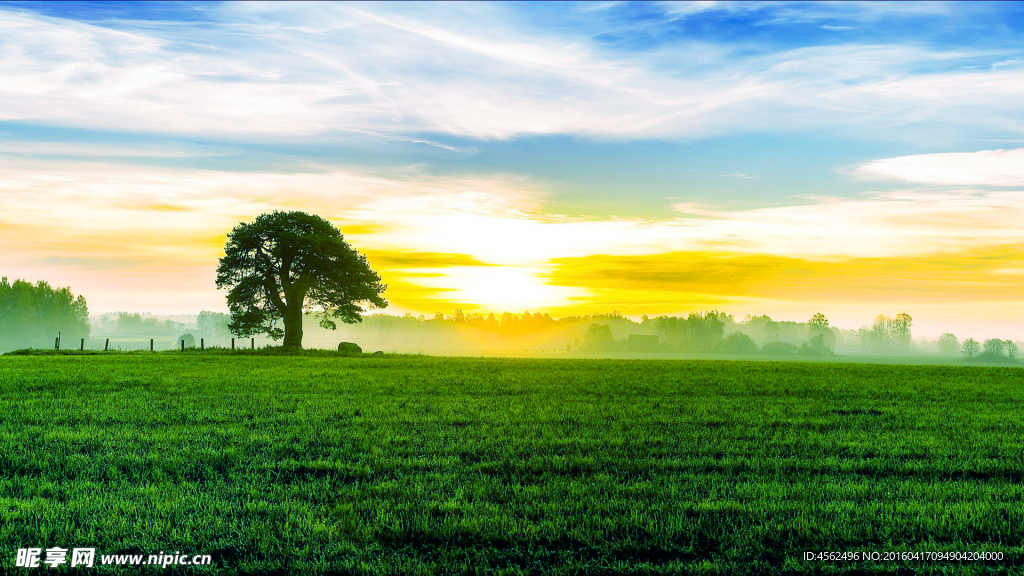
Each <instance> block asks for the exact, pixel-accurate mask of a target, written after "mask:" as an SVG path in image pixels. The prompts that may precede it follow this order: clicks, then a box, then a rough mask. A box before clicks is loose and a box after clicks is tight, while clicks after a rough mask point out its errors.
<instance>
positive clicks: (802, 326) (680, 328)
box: [0, 278, 1021, 361]
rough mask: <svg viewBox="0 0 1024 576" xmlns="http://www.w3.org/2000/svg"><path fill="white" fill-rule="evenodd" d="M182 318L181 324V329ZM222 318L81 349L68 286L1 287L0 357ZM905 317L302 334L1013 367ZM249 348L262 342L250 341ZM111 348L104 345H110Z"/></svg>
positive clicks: (437, 321) (128, 319)
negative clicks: (931, 356) (927, 359)
mask: <svg viewBox="0 0 1024 576" xmlns="http://www.w3.org/2000/svg"><path fill="white" fill-rule="evenodd" d="M181 320H185V321H181ZM229 320H230V317H229V316H228V315H227V314H223V313H220V312H209V311H204V312H200V313H199V314H198V315H197V316H177V317H173V318H167V317H163V318H158V317H154V316H144V315H141V314H137V313H130V312H119V313H112V314H104V315H102V316H99V317H97V318H95V319H94V321H93V324H92V330H91V332H92V334H93V336H94V338H93V339H94V340H96V342H98V344H97V343H96V342H93V343H90V342H89V341H88V339H89V336H90V324H89V311H88V307H87V306H86V302H85V298H83V297H82V296H75V295H74V294H72V293H71V290H70V289H69V288H54V287H51V286H50V285H49V284H47V283H46V282H38V283H36V284H32V283H30V282H27V281H24V280H16V281H14V282H13V283H11V282H9V281H8V280H7V278H4V279H3V280H2V281H0V351H3V350H13V349H17V348H30V347H32V348H48V347H51V346H53V344H54V338H55V337H56V335H57V333H58V332H61V333H62V336H63V338H62V347H63V348H70V347H74V346H76V345H77V344H78V341H79V339H80V338H86V340H87V342H86V345H87V346H92V347H95V346H100V347H102V346H103V345H104V339H106V338H111V339H119V340H117V344H118V345H120V344H122V343H125V342H127V343H129V344H133V345H134V346H136V347H147V346H148V345H149V340H150V339H155V340H157V341H158V345H157V348H169V347H172V346H173V347H176V346H178V345H179V344H178V343H179V342H181V341H185V342H186V346H191V345H193V343H195V344H196V345H198V343H199V341H200V340H201V339H202V340H204V341H205V343H206V345H208V346H217V345H221V346H226V345H229V344H230V340H231V338H232V334H231V332H230V331H229V330H228V327H227V326H228V322H229ZM912 327H913V319H912V318H911V317H910V315H909V314H905V313H900V314H896V315H895V316H893V317H889V316H886V315H884V314H883V315H879V316H878V317H876V318H875V319H874V321H873V322H872V323H871V324H870V325H867V326H863V327H861V328H860V329H858V330H849V329H842V328H837V327H835V326H830V324H829V321H828V319H827V318H826V317H825V315H824V314H815V315H814V316H812V317H811V318H809V319H808V320H807V321H806V322H792V321H785V320H774V319H772V318H770V317H769V316H767V315H761V316H749V315H748V316H746V317H745V318H744V319H742V320H740V321H737V320H736V319H735V318H734V317H733V316H732V315H730V314H727V313H725V312H720V311H717V310H710V311H700V312H690V313H689V314H687V315H686V316H667V315H666V316H658V317H654V318H651V317H648V316H646V315H645V316H643V317H641V319H640V320H639V321H636V320H632V319H630V318H627V317H625V316H623V315H622V314H620V313H618V312H611V313H608V314H593V315H586V316H567V317H563V318H553V317H552V316H551V315H550V314H545V313H540V312H524V313H522V314H514V313H511V312H505V313H503V314H466V313H464V312H463V311H462V310H458V309H456V310H454V311H453V312H452V313H451V314H450V315H446V314H444V313H442V312H437V313H436V314H434V315H433V316H429V317H428V316H422V315H420V316H413V315H411V314H406V315H404V316H390V315H384V314H379V315H377V314H375V315H370V316H366V317H364V318H363V321H362V322H361V323H358V324H339V325H338V329H337V330H336V331H335V330H327V329H325V328H323V327H321V326H320V318H319V317H318V316H316V315H307V316H306V317H305V321H304V326H303V330H304V331H305V333H306V343H307V346H309V347H332V348H333V347H334V346H336V345H337V343H338V342H339V341H350V342H356V343H358V344H360V345H362V346H364V347H368V348H375V349H380V350H388V351H399V352H425V353H440V354H446V353H448V354H459V353H469V354H488V353H502V352H516V351H542V352H556V351H557V352H583V353H589V352H595V353H604V352H619V351H655V352H682V353H699V354H703V353H724V354H756V353H761V354H771V355H788V354H804V355H816V356H821V355H831V354H834V353H858V352H859V353H869V354H900V355H902V354H915V353H939V354H941V355H944V356H958V355H962V356H963V357H965V358H966V359H968V360H979V361H1003V360H1013V359H1014V358H1015V357H1016V356H1017V353H1018V350H1019V349H1020V346H1021V344H1020V343H1017V342H1013V341H1011V340H1000V339H995V338H993V339H987V340H983V341H981V342H978V341H975V340H974V339H972V338H968V339H966V340H964V341H962V342H961V341H960V340H958V339H957V337H956V336H955V335H953V334H943V335H942V337H940V338H939V339H937V340H934V341H930V342H929V341H925V340H920V339H919V340H917V341H915V340H914V339H913V338H912V336H913V334H912ZM256 342H257V344H258V345H262V344H267V343H270V342H269V341H267V340H266V339H265V338H257V339H256ZM114 343H115V340H111V345H114Z"/></svg>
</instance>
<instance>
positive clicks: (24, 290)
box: [0, 277, 89, 350]
mask: <svg viewBox="0 0 1024 576" xmlns="http://www.w3.org/2000/svg"><path fill="white" fill-rule="evenodd" d="M58 332H59V333H61V337H62V339H63V340H64V341H65V342H67V343H77V342H78V341H79V339H80V338H87V337H88V336H89V307H88V306H87V305H86V303H85V298H83V297H82V296H75V295H74V294H72V293H71V289H70V288H54V287H53V286H50V285H49V284H48V283H46V282H44V281H39V282H37V283H35V284H32V283H31V282H28V281H26V280H15V281H14V282H10V281H8V280H7V278H6V277H4V278H3V279H2V280H0V350H13V349H16V348H50V347H53V345H54V339H55V338H56V336H57V333H58Z"/></svg>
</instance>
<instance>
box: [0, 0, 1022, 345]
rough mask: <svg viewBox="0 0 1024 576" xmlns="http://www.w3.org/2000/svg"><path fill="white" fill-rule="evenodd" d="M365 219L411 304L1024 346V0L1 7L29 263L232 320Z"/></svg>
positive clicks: (3, 73) (104, 291)
mask: <svg viewBox="0 0 1024 576" xmlns="http://www.w3.org/2000/svg"><path fill="white" fill-rule="evenodd" d="M273 210H303V211H307V212H311V213H315V214H319V215H321V216H323V217H325V218H327V219H329V220H331V221H332V222H333V223H335V224H336V225H337V226H338V227H339V228H340V229H341V231H342V233H343V234H344V235H345V238H346V240H347V241H348V242H350V243H351V244H352V245H353V246H354V247H356V248H357V249H358V250H360V251H361V252H363V253H364V254H366V256H367V258H368V259H369V261H370V263H371V265H372V266H373V267H374V268H375V269H376V270H378V272H380V274H381V276H382V278H383V280H384V282H385V283H386V284H388V290H387V292H386V293H385V296H386V298H387V299H388V301H389V302H390V306H389V307H388V308H387V310H386V311H387V312H388V313H392V314H402V313H405V312H410V313H413V314H426V315H428V316H429V315H432V314H433V313H434V312H436V311H445V312H446V313H450V312H451V310H453V309H455V308H461V309H462V310H464V311H466V312H487V311H495V312H501V311H505V310H510V311H514V312H521V311H524V310H530V311H541V312H548V313H551V314H552V315H554V316H566V315H577V314H591V313H597V312H609V311H612V310H617V311H619V312H621V313H623V314H625V315H628V316H632V317H638V316H640V315H641V314H647V315H649V316H652V317H653V316H657V315H662V314H685V313H687V312H689V311H692V310H707V309H720V310H725V311H727V312H729V313H732V314H733V315H734V316H735V317H736V318H737V319H741V318H742V317H743V316H744V315H746V314H751V315H759V314H769V315H770V316H772V317H773V318H775V319H779V320H794V321H805V320H806V319H807V318H809V317H810V316H811V315H812V314H814V313H815V312H823V313H825V314H826V316H828V317H829V319H830V320H831V321H832V324H833V325H838V326H842V327H847V328H857V327H859V326H862V325H865V324H869V323H870V322H871V320H872V319H873V318H874V317H875V316H876V315H878V314H883V313H884V314H887V315H890V316H894V315H895V314H897V313H900V312H907V313H909V314H911V315H912V316H913V318H914V331H915V335H920V336H926V337H936V336H938V335H939V334H941V333H943V332H947V331H950V332H954V333H956V334H957V336H960V337H961V338H963V337H967V336H972V337H978V338H990V337H1000V338H1014V339H1021V338H1024V296H1022V287H1024V227H1022V226H1021V225H1020V223H1021V222H1024V4H1019V3H1011V2H996V3H985V2H969V3H931V2H913V3H899V2H841V3H832V2H829V3H809V2H806V3H805V2H767V3H756V2H733V3H724V2H723V3H718V2H649V3H645V2H586V3H573V2H568V3H556V2H552V3H517V2H510V3H487V2H458V3H426V2H423V3H409V4H406V3H351V4H350V3H327V2H318V3H300V2H296V3H285V4H276V3H264V2H259V3H244V2H234V3H213V2H211V3H206V2H204V3H189V2H170V3H162V2H145V3H121V2H74V3H62V2H46V3H34V2H0V246H2V249H0V275H3V276H7V277H10V278H25V279H29V280H47V281H49V282H50V283H52V284H56V285H61V286H70V287H71V288H72V290H73V291H74V292H76V293H80V294H83V295H85V297H86V298H87V300H88V302H89V306H90V310H91V311H92V312H109V311H120V310H128V311H138V312H152V313H157V314H170V313H187V312H197V311H199V310H221V311H224V310H226V304H225V292H223V291H218V290H217V289H216V288H215V286H214V277H215V272H214V271H215V269H216V266H217V259H218V257H219V256H220V255H221V254H222V253H223V246H224V242H225V238H226V234H227V233H228V231H230V229H231V228H232V227H233V226H234V225H236V224H237V223H239V222H244V221H251V219H253V218H254V217H255V216H257V215H259V214H261V213H264V212H269V211H273Z"/></svg>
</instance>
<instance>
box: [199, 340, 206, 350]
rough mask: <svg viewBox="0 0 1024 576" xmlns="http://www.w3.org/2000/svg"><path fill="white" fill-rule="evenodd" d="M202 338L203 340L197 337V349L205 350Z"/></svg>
mask: <svg viewBox="0 0 1024 576" xmlns="http://www.w3.org/2000/svg"><path fill="white" fill-rule="evenodd" d="M204 340H205V339H204V338H200V339H199V349H200V350H206V343H205V342H204Z"/></svg>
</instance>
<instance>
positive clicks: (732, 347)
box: [718, 332, 759, 354]
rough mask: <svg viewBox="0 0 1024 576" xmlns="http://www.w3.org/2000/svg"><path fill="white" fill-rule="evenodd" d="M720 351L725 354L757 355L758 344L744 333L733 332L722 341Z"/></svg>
mask: <svg viewBox="0 0 1024 576" xmlns="http://www.w3.org/2000/svg"><path fill="white" fill-rule="evenodd" d="M718 350H719V351H720V352H723V353H725V354H757V353H758V351H759V350H758V348H757V343H756V342H754V339H753V338H751V337H750V336H747V335H746V334H743V333H742V332H733V333H732V334H729V335H728V336H726V337H725V339H724V340H722V343H721V344H720V345H719V347H718Z"/></svg>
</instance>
